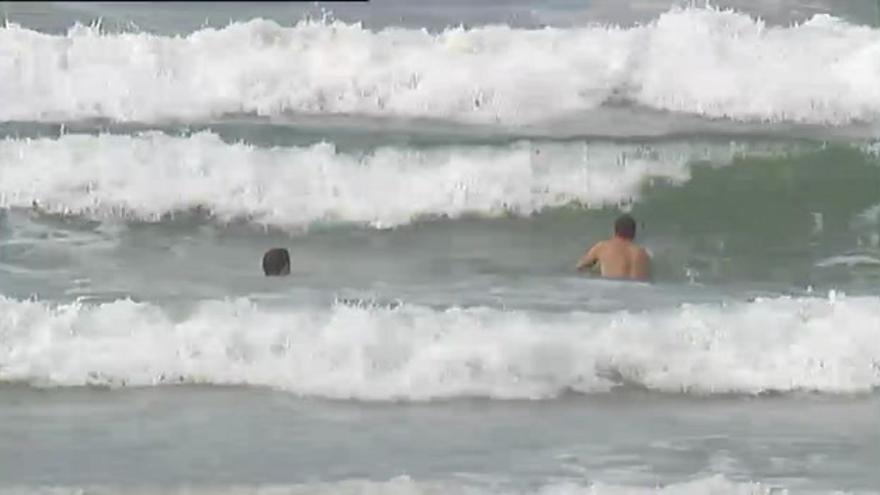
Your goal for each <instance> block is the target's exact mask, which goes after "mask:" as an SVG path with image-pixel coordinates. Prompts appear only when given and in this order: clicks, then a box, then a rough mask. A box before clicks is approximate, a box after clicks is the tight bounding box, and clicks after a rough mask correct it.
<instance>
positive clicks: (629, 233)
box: [614, 214, 636, 241]
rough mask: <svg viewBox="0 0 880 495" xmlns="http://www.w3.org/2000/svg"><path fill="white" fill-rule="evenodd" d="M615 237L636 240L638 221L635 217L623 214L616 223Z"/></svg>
mask: <svg viewBox="0 0 880 495" xmlns="http://www.w3.org/2000/svg"><path fill="white" fill-rule="evenodd" d="M614 235H615V236H617V237H620V238H621V239H626V240H629V241H631V240H633V239H635V238H636V221H635V220H634V219H633V217H631V216H629V215H627V214H623V215H620V216H619V217H617V220H615V221H614Z"/></svg>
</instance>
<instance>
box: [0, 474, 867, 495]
mask: <svg viewBox="0 0 880 495" xmlns="http://www.w3.org/2000/svg"><path fill="white" fill-rule="evenodd" d="M119 491H120V489H119V488H117V487H100V486H96V487H89V488H88V489H85V490H84V489H80V488H63V487H45V488H27V487H18V488H2V487H0V494H10V495H12V494H17V495H18V494H25V495H30V494H34V495H36V494H39V495H68V494H80V493H83V492H86V493H90V494H96V495H102V494H105V493H106V494H111V493H118V492H119ZM122 491H125V492H126V493H130V494H132V495H154V494H178V495H183V494H186V495H202V494H205V495H207V494H220V495H304V494H309V495H323V494H333V495H355V494H358V495H446V494H461V495H604V494H608V495H706V494H712V495H774V494H780V493H789V492H788V490H787V489H785V487H784V486H779V485H777V484H775V483H758V482H736V481H732V480H729V479H727V478H725V477H724V476H704V477H701V478H696V479H694V480H691V481H683V482H680V483H671V484H668V485H665V486H655V487H644V486H627V485H617V484H608V483H600V482H597V483H588V482H579V481H570V482H556V483H550V484H546V485H544V486H541V487H537V488H531V489H518V488H516V487H509V488H501V487H490V486H480V485H468V484H463V483H461V482H452V481H417V480H414V479H412V478H410V477H409V476H398V477H396V478H392V479H390V480H388V481H368V480H345V481H337V482H315V483H304V484H297V485H263V486H228V487H218V486H212V487H210V488H200V487H198V486H188V487H187V488H186V489H178V488H168V487H166V488H150V487H128V486H127V487H125V488H124V490H122ZM796 493H803V494H811V495H820V494H832V493H833V494H837V495H842V494H844V493H848V492H841V491H831V490H798V491H797V492H796ZM859 493H862V492H859ZM864 493H868V492H864Z"/></svg>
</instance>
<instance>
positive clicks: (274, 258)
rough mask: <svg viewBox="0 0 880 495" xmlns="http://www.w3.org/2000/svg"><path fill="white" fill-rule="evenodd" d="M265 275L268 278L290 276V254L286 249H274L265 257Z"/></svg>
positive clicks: (267, 252)
mask: <svg viewBox="0 0 880 495" xmlns="http://www.w3.org/2000/svg"><path fill="white" fill-rule="evenodd" d="M263 273H265V274H266V276H267V277H272V276H281V275H289V274H290V253H288V252H287V250H286V249H284V248H272V249H270V250H268V251H266V254H264V255H263Z"/></svg>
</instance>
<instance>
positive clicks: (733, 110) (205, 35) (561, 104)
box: [0, 8, 880, 125]
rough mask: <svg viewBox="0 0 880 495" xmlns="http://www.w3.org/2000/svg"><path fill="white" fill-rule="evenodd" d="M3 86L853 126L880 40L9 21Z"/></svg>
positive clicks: (415, 114)
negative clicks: (605, 109) (50, 29)
mask: <svg viewBox="0 0 880 495" xmlns="http://www.w3.org/2000/svg"><path fill="white" fill-rule="evenodd" d="M331 60H332V63H328V61H331ZM0 81H2V82H0V100H3V101H4V102H5V103H4V105H3V107H2V108H0V118H2V119H4V120H38V121H44V120H49V121H58V120H61V121H64V120H77V119H90V118H106V119H110V120H113V121H120V122H125V121H139V122H157V121H163V120H169V119H170V120H192V119H211V118H215V117H221V116H223V115H229V114H241V113H248V114H256V115H261V116H276V115H281V114H285V113H305V114H362V115H375V116H387V117H406V118H429V119H451V120H455V121H462V122H475V123H483V124H507V125H521V124H527V123H535V122H541V121H546V120H551V119H555V118H561V117H566V116H569V115H572V114H574V115H577V114H579V113H583V112H586V111H589V110H591V109H595V108H597V107H599V106H602V105H607V104H612V103H627V104H632V105H638V106H643V107H646V108H652V109H657V110H668V111H675V112H684V113H693V114H699V115H704V116H707V117H713V118H720V117H725V118H731V119H735V120H758V121H791V122H804V123H816V124H844V123H849V122H853V121H875V120H876V119H877V116H878V113H880V33H878V32H877V31H876V30H875V29H871V28H869V27H864V26H854V25H850V24H847V23H846V22H843V21H841V20H840V19H836V18H834V17H832V16H829V15H816V16H814V17H813V18H811V19H809V20H807V21H806V22H803V23H801V24H798V25H795V26H767V25H766V24H765V23H764V22H762V21H761V20H759V19H755V18H752V17H750V16H749V15H747V14H743V13H738V12H734V11H726V10H716V9H712V8H706V9H697V8H688V9H673V10H671V11H669V12H666V13H664V14H662V15H661V16H659V17H658V18H657V19H655V20H654V21H652V22H650V23H648V24H647V25H644V26H638V27H625V28H621V27H615V26H584V27H579V28H553V27H547V28H544V29H515V28H510V27H508V26H504V25H489V26H481V27H475V28H472V29H464V28H447V29H445V30H443V31H440V32H429V31H427V30H414V29H406V28H386V29H383V30H380V31H372V30H368V29H365V28H364V27H362V26H361V25H359V24H349V23H345V22H342V21H332V22H315V21H303V22H300V23H297V24H296V25H295V26H291V27H286V26H282V25H279V24H278V23H277V22H274V21H271V20H265V19H255V20H252V21H248V22H240V23H239V22H237V23H233V24H230V25H229V26H227V27H225V28H221V29H213V28H208V29H201V30H198V31H196V32H193V33H187V34H181V35H178V36H173V37H168V36H156V35H151V34H148V33H123V34H105V33H102V32H101V30H100V28H99V27H97V26H93V27H88V26H83V25H77V26H74V27H71V28H70V30H69V31H68V32H67V33H66V35H47V34H43V33H40V32H37V31H34V30H31V29H28V28H26V27H24V26H20V25H17V24H8V25H7V26H6V27H5V28H2V29H0Z"/></svg>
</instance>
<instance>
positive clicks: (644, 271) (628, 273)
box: [575, 215, 651, 280]
mask: <svg viewBox="0 0 880 495" xmlns="http://www.w3.org/2000/svg"><path fill="white" fill-rule="evenodd" d="M635 237H636V221H635V220H634V219H633V217H631V216H629V215H621V216H620V217H618V218H617V220H615V221H614V235H613V236H611V239H608V240H606V241H600V242H597V243H596V245H594V246H593V247H591V248H590V250H589V251H587V253H586V254H585V255H584V256H583V257H582V258H581V259H580V260H579V261H578V263H577V266H576V267H575V268H576V269H577V270H579V271H580V270H585V269H587V268H591V267H592V266H593V265H595V264H596V263H599V270H600V273H601V274H602V277H603V278H617V279H634V280H648V279H649V278H650V277H651V274H650V272H651V266H650V265H651V258H650V257H649V256H648V253H647V251H645V250H644V248H642V247H640V246H638V245H637V244H636V243H635V242H633V240H634V239H635Z"/></svg>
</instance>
